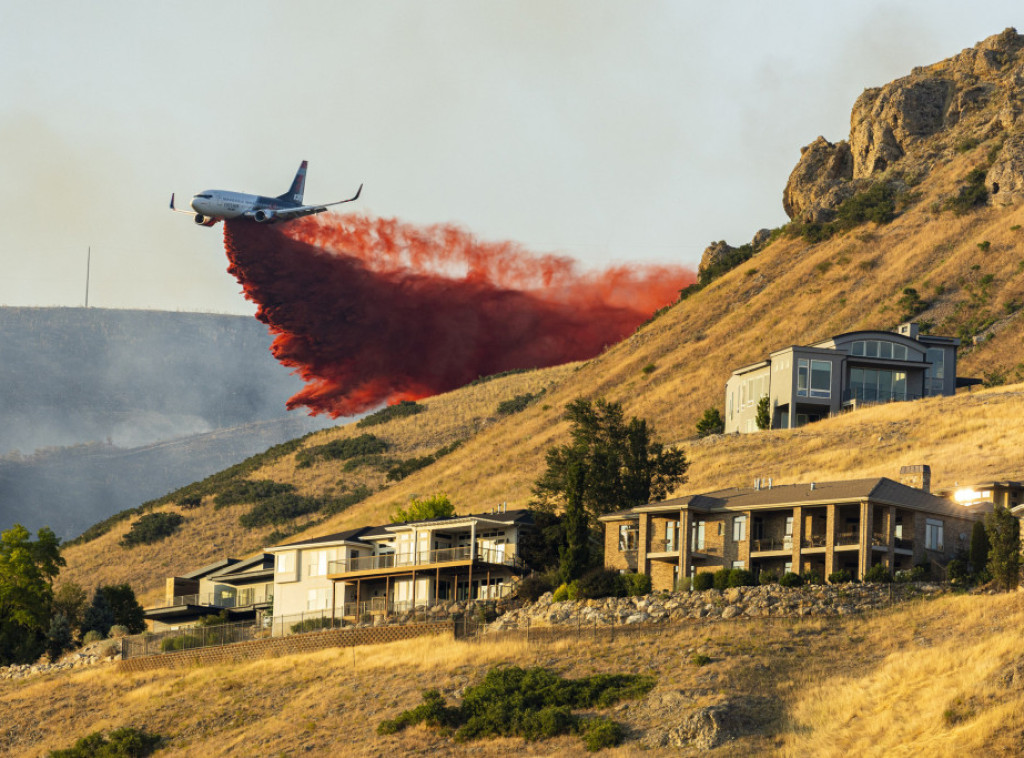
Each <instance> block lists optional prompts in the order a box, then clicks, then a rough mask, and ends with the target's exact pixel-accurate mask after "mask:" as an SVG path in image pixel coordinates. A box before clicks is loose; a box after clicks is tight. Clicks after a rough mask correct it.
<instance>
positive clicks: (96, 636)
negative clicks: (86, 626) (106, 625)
mask: <svg viewBox="0 0 1024 758" xmlns="http://www.w3.org/2000/svg"><path fill="white" fill-rule="evenodd" d="M105 639H106V637H105V636H104V634H103V632H98V631H96V630H95V629H92V630H90V631H88V632H86V633H85V634H83V635H82V644H83V645H91V644H92V643H94V642H99V641H100V640H105Z"/></svg>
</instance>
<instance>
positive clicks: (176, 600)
mask: <svg viewBox="0 0 1024 758" xmlns="http://www.w3.org/2000/svg"><path fill="white" fill-rule="evenodd" d="M273 602H274V592H273V590H265V589H260V590H256V589H241V590H239V591H238V593H237V594H236V595H221V596H220V597H217V595H216V593H213V592H204V593H203V594H201V595H200V594H195V595H176V596H175V597H173V598H171V602H170V604H169V605H168V607H170V608H174V607H177V606H183V605H198V606H205V607H208V608H245V607H246V606H249V605H263V604H264V603H268V604H269V603H273Z"/></svg>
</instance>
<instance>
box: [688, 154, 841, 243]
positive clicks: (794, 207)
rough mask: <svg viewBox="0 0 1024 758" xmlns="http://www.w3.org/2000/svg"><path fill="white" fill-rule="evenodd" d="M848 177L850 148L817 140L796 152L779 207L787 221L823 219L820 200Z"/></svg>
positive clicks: (825, 209) (824, 213)
mask: <svg viewBox="0 0 1024 758" xmlns="http://www.w3.org/2000/svg"><path fill="white" fill-rule="evenodd" d="M852 178H853V156H852V155H851V153H850V146H849V145H848V144H847V143H846V142H837V143H835V144H833V143H831V142H829V141H828V140H827V139H825V138H824V137H818V139H816V140H814V142H812V143H811V144H809V145H807V146H806V147H804V148H802V149H801V150H800V160H799V161H798V162H797V164H796V168H794V169H793V172H792V173H791V174H790V175H789V180H788V181H787V182H786V189H785V190H783V193H782V207H783V209H784V210H785V211H786V215H787V216H789V217H790V218H791V219H799V220H802V221H823V220H827V218H824V216H826V215H828V211H829V209H827V208H825V207H824V204H823V200H825V198H826V196H829V193H830V192H831V191H832V190H833V189H834V188H835V187H837V186H838V185H840V184H841V183H842V182H845V181H848V180H849V179H852ZM833 201H834V200H833ZM708 249H709V250H710V248H708ZM705 255H707V251H705ZM702 263H703V261H702Z"/></svg>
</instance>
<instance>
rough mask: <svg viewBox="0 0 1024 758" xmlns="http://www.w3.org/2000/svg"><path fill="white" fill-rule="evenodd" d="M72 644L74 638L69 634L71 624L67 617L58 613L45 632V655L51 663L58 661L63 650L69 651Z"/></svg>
mask: <svg viewBox="0 0 1024 758" xmlns="http://www.w3.org/2000/svg"><path fill="white" fill-rule="evenodd" d="M73 644H74V637H73V636H72V634H71V624H70V623H69V622H68V617H67V616H65V615H64V614H63V613H58V614H56V615H54V617H53V618H51V619H50V628H49V630H47V632H46V654H47V655H48V656H50V660H51V661H54V662H56V661H59V660H60V657H61V656H62V655H64V651H65V650H70V649H71V647H72V645H73Z"/></svg>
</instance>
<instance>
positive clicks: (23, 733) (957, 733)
mask: <svg viewBox="0 0 1024 758" xmlns="http://www.w3.org/2000/svg"><path fill="white" fill-rule="evenodd" d="M1022 624H1024V611H1022V610H1021V606H1020V602H1019V600H1018V599H1017V598H1016V597H1015V596H1013V595H1000V596H989V595H974V596H969V595H959V596H957V595H946V596H943V597H939V598H937V599H933V600H923V601H917V602H911V603H908V604H905V605H897V606H895V607H893V608H892V609H889V610H885V611H879V612H875V613H872V614H870V615H868V616H861V615H855V616H837V617H832V618H830V619H820V618H819V619H814V618H806V619H799V618H797V619H774V620H773V621H772V623H766V621H765V620H764V619H759V620H744V621H739V620H735V621H727V622H722V621H719V622H714V623H707V622H697V623H693V624H686V625H681V626H671V627H664V628H658V627H655V628H654V629H653V630H650V631H643V630H636V629H633V630H632V631H630V630H629V629H623V630H622V631H619V632H618V633H617V634H616V637H615V638H614V639H612V638H610V637H608V636H602V637H598V638H596V639H591V638H585V639H584V641H583V644H580V643H579V642H578V641H577V639H576V633H575V630H574V629H569V630H567V634H566V635H565V636H563V637H561V638H560V639H548V638H546V639H544V640H541V641H538V640H537V638H536V636H535V637H534V638H533V640H532V641H531V642H527V641H526V640H525V639H520V640H518V641H510V640H508V639H505V638H503V637H501V636H500V635H499V636H498V639H497V640H495V641H482V642H465V641H453V640H450V639H447V638H429V637H428V638H421V639H418V640H410V641H407V642H396V643H391V644H389V645H380V646H370V647H363V648H359V649H358V654H356V648H350V649H344V648H342V649H334V650H329V651H324V652H320V653H312V654H307V655H297V656H290V657H285V658H277V659H267V660H262V661H258V662H250V663H238V664H231V665H220V666H208V667H197V668H192V669H188V670H185V671H182V670H156V671H151V672H147V673H143V674H122V673H119V672H117V671H116V670H115V669H113V667H110V666H104V667H97V668H91V669H86V670H77V671H65V672H61V673H58V674H49V675H44V676H37V677H33V678H29V679H22V680H12V681H6V682H2V686H0V720H2V722H3V723H4V724H5V729H4V730H3V731H2V732H0V751H2V752H3V753H4V754H5V755H11V756H38V755H41V754H42V753H43V752H44V751H46V750H50V749H53V748H62V747H68V746H70V745H71V744H72V743H73V742H74V741H75V740H76V739H77V738H80V737H83V736H85V735H86V734H89V733H91V732H94V731H97V730H110V729H114V728H117V727H121V726H134V727H136V728H139V729H146V730H148V731H151V732H156V733H158V734H160V735H163V736H164V737H165V738H166V739H167V741H168V744H167V747H166V749H165V750H162V751H161V752H160V753H159V755H160V756H165V755H166V756H168V757H169V758H170V756H185V755H238V756H276V755H282V754H289V755H291V754H298V753H308V754H311V755H326V754H328V753H331V752H338V751H341V752H344V754H345V755H359V756H362V755H366V756H369V755H374V756H376V755H385V754H392V755H409V754H417V755H473V756H503V755H511V754H523V753H526V752H528V753H529V754H531V755H587V753H586V752H585V751H584V750H583V747H582V745H581V743H580V740H579V738H578V737H559V738H555V739H549V740H541V741H538V742H533V743H524V742H522V741H521V740H519V739H512V738H502V739H489V740H482V741H477V742H469V743H465V744H458V743H455V742H453V741H452V740H451V739H450V738H446V737H443V736H441V735H439V734H438V733H437V731H436V730H433V729H428V728H426V727H422V726H421V727H415V728H412V729H408V730H406V731H404V732H399V733H398V734H395V735H391V736H386V737H382V736H378V735H377V734H376V727H377V724H378V723H380V721H382V720H383V719H390V718H394V717H395V716H397V715H398V714H399V713H400V712H402V711H404V710H407V709H409V708H413V707H415V706H416V705H418V704H419V703H421V702H422V698H421V692H422V690H424V689H427V688H437V689H439V690H440V691H441V693H442V694H443V695H444V696H445V697H446V698H447V699H448V701H449V702H453V701H456V700H457V698H458V696H459V693H460V692H462V691H463V690H464V689H465V688H466V687H467V686H472V685H475V684H477V683H479V682H480V680H481V679H482V678H483V675H484V673H485V672H486V671H487V670H488V669H489V668H491V667H492V666H494V665H498V664H508V663H510V662H514V663H515V664H516V665H520V666H544V667H547V668H549V669H552V670H554V671H556V672H558V673H559V674H562V675H563V676H568V677H580V676H586V675H590V674H595V673H614V674H650V675H653V676H655V677H656V679H657V683H656V685H655V688H654V689H653V690H652V691H651V692H650V693H649V694H648V695H647V696H646V697H645V698H644V699H643V700H639V701H627V702H625V703H623V704H620V705H619V706H616V707H614V708H612V709H609V710H607V711H605V712H604V713H605V714H606V715H608V716H610V717H611V718H613V719H615V720H616V721H618V722H620V723H621V724H623V725H624V726H625V727H626V731H627V736H626V742H625V743H624V744H623V745H622V746H621V747H620V748H615V749H611V750H608V751H606V753H605V754H607V755H610V756H616V755H618V756H626V755H636V754H639V753H641V752H642V754H643V755H652V756H659V755H719V756H726V755H736V756H739V755H779V756H805V755H816V756H845V755H879V756H881V755H885V756H893V755H895V756H903V755H906V756H909V755H921V754H927V755H935V756H951V757H952V756H963V755H1016V754H1018V753H1019V748H1020V735H1021V733H1022V731H1024V716H1022V714H1024V685H1022V671H1024V660H1022V657H1021V651H1020V628H1021V625H1022ZM665 651H673V652H672V654H669V655H666V654H665ZM698 655H699V656H706V658H707V662H706V664H705V665H697V664H696V663H695V656H698ZM702 713H703V714H713V717H712V716H708V715H705V716H704V720H703V722H701V720H700V714H702ZM694 717H696V723H703V724H704V728H703V729H701V730H700V731H698V732H697V734H698V735H701V736H703V737H704V738H705V739H707V740H708V741H712V740H713V741H714V742H715V743H717V747H714V748H713V749H711V750H706V749H701V748H700V747H699V744H694V743H693V742H689V743H684V745H683V746H682V749H681V748H680V747H673V746H671V741H672V739H673V737H672V736H671V734H670V732H671V730H673V729H675V728H677V727H681V726H683V725H685V724H688V723H690V724H692V723H694V722H692V721H689V719H691V718H694ZM712 718H713V721H711V719H712ZM711 724H714V725H716V726H717V729H715V728H712V726H711ZM691 728H692V727H691ZM667 733H668V734H667ZM683 733H684V734H685V733H686V730H685V729H684V730H683ZM659 745H661V746H660V747H659ZM648 746H649V747H648Z"/></svg>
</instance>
